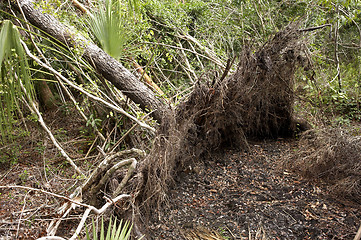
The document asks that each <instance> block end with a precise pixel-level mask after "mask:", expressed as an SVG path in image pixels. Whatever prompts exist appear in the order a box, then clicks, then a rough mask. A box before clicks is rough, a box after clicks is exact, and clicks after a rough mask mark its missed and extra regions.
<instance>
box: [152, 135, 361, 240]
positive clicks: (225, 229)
mask: <svg viewBox="0 0 361 240" xmlns="http://www.w3.org/2000/svg"><path fill="white" fill-rule="evenodd" d="M294 145H295V142H294V141H290V140H279V141H265V142H258V143H256V142H254V143H252V144H250V151H248V152H239V151H236V150H228V151H226V152H224V153H219V154H216V155H213V156H212V157H209V159H207V160H206V161H205V162H204V163H203V164H202V165H201V166H194V167H193V168H192V169H189V172H184V173H183V174H182V176H180V177H179V179H177V180H176V184H175V186H174V188H173V189H172V190H171V193H170V195H169V201H168V204H167V206H166V207H164V209H163V210H162V211H161V212H160V213H158V214H154V218H153V221H152V224H151V227H150V228H151V235H152V236H153V237H152V238H153V239H183V238H185V236H187V233H188V232H189V231H191V230H193V231H197V229H209V230H213V231H215V232H218V233H220V234H221V235H222V236H224V237H226V238H228V239H352V238H353V237H354V235H355V234H356V232H357V229H358V227H359V224H360V222H361V221H360V220H361V212H360V211H359V209H360V205H359V204H357V203H354V202H349V201H346V200H342V199H339V198H338V199H336V198H334V197H333V196H332V193H331V192H328V191H327V189H326V187H325V186H322V185H321V184H320V183H317V184H316V183H315V184H313V183H310V182H309V181H307V180H305V179H302V178H301V177H299V176H297V175H296V174H294V173H291V172H288V171H285V170H280V169H279V167H278V166H279V161H280V160H281V159H282V158H283V155H284V154H285V153H286V152H287V151H289V150H290V149H292V148H293V147H294ZM188 239H202V238H188ZM203 239H206V238H203ZM207 239H220V238H207Z"/></svg>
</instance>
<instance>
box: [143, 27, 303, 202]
mask: <svg viewBox="0 0 361 240" xmlns="http://www.w3.org/2000/svg"><path fill="white" fill-rule="evenodd" d="M297 27H298V26H297V24H293V25H290V26H289V27H287V28H285V29H284V30H283V31H280V32H278V33H277V34H276V35H275V36H274V37H273V38H272V39H270V40H269V41H268V42H267V43H266V44H265V45H263V46H262V47H261V49H260V50H258V51H256V52H255V53H253V52H252V50H251V49H245V50H243V51H242V53H241V54H240V57H239V64H238V67H237V69H236V71H235V73H234V74H232V75H231V76H229V77H225V78H221V79H219V80H218V81H215V82H213V83H211V84H206V83H197V84H196V86H195V88H194V90H193V92H192V93H191V94H190V96H189V97H188V98H187V99H186V100H185V101H184V102H182V103H181V104H179V105H178V107H177V108H176V109H175V112H174V115H171V116H168V117H167V118H165V119H164V120H163V122H162V126H161V129H160V131H159V136H158V138H157V139H156V141H155V146H154V148H153V150H152V152H151V153H150V154H149V156H148V157H147V159H146V160H145V161H144V163H143V164H142V166H143V167H142V169H141V172H142V175H143V184H142V185H141V186H139V187H140V189H139V191H138V193H140V194H139V197H140V202H141V204H143V205H144V204H145V205H148V204H147V203H145V202H148V203H149V205H150V206H155V205H154V203H155V202H157V203H160V202H161V201H162V200H164V197H166V194H165V192H166V191H167V188H168V186H169V185H170V183H171V182H172V179H173V177H175V176H176V175H177V173H178V172H179V171H182V169H184V168H185V167H187V166H189V165H192V164H193V163H194V162H196V161H199V159H200V158H201V156H203V155H205V154H206V153H207V152H209V151H214V150H217V149H220V148H222V147H224V146H229V145H233V146H238V147H244V146H247V138H250V137H261V138H265V137H277V136H284V135H291V134H292V133H293V130H294V124H293V120H292V119H293V116H292V115H293V99H294V96H293V84H294V74H295V71H296V68H297V65H299V64H300V63H303V62H304V60H303V59H304V57H303V56H304V53H303V52H304V51H303V50H304V42H303V40H302V34H301V33H300V32H299V31H298V30H297ZM149 200H150V201H149ZM154 201H155V202H154Z"/></svg>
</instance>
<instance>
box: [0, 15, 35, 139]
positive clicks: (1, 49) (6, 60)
mask: <svg viewBox="0 0 361 240" xmlns="http://www.w3.org/2000/svg"><path fill="white" fill-rule="evenodd" d="M21 85H22V86H23V88H22V87H21ZM23 97H25V99H27V100H29V99H34V87H33V84H32V81H31V78H30V73H29V67H28V62H27V58H26V54H25V51H24V49H23V46H22V45H21V38H20V33H19V31H18V29H17V27H16V26H15V25H14V24H13V23H12V22H11V21H9V20H5V21H3V22H2V25H1V31H0V104H1V105H0V106H1V107H0V133H1V137H0V141H2V142H6V141H9V140H11V139H12V134H11V131H12V125H13V124H14V122H15V118H14V111H18V113H19V115H20V116H22V110H21V108H20V105H21V103H20V101H21V99H22V98H23Z"/></svg>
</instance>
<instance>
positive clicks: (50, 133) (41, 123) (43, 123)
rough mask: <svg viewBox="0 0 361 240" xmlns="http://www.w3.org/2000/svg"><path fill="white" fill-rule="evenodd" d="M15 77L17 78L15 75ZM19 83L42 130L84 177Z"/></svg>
mask: <svg viewBox="0 0 361 240" xmlns="http://www.w3.org/2000/svg"><path fill="white" fill-rule="evenodd" d="M15 78H17V76H16V75H15ZM18 82H19V83H20V87H21V89H22V90H23V91H24V93H25V95H26V96H27V97H28V100H29V102H30V105H29V104H28V102H27V101H24V102H25V104H27V105H28V107H29V109H30V111H32V112H33V113H36V115H37V116H38V122H39V123H40V125H41V126H42V127H43V128H44V130H45V131H46V132H47V133H48V135H49V137H50V139H51V141H52V142H53V144H54V145H55V147H56V148H57V149H58V150H59V151H60V153H61V155H63V157H65V159H66V160H67V161H68V162H69V163H70V165H71V166H72V167H73V168H74V169H75V171H76V172H77V173H79V174H80V175H81V176H83V177H84V178H86V176H85V175H84V173H83V172H82V171H81V170H80V168H79V167H78V166H77V165H76V164H75V163H74V162H73V160H72V159H71V158H70V157H69V155H68V154H67V153H66V152H65V151H64V149H63V148H62V147H61V146H60V144H59V143H58V141H57V140H56V138H55V137H54V135H53V133H52V132H51V131H50V129H49V128H48V127H47V126H46V124H45V121H44V119H43V117H42V116H41V114H40V112H39V110H38V108H37V107H36V105H35V102H33V101H32V100H31V99H30V97H29V95H28V94H27V91H26V89H25V87H24V85H23V83H22V82H21V81H18Z"/></svg>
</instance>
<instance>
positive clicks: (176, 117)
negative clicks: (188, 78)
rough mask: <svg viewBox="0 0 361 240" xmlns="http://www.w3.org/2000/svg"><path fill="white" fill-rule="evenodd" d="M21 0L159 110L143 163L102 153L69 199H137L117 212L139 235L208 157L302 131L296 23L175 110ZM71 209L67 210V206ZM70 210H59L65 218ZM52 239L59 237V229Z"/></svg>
mask: <svg viewBox="0 0 361 240" xmlns="http://www.w3.org/2000/svg"><path fill="white" fill-rule="evenodd" d="M18 2H19V3H20V8H21V9H22V11H23V13H24V15H25V17H26V18H27V20H29V21H30V22H31V23H32V24H33V25H35V26H37V27H38V28H40V29H42V30H43V31H45V32H46V33H47V34H49V35H50V36H52V37H54V38H56V39H57V40H59V41H61V42H62V43H63V44H65V45H66V46H72V47H80V49H83V57H84V58H85V59H86V60H87V61H88V62H89V63H90V64H91V65H92V66H93V67H94V68H95V69H96V70H97V71H98V72H99V73H100V74H101V75H102V76H104V77H105V78H106V79H107V80H108V81H110V82H111V83H112V84H113V85H114V86H115V87H117V88H118V89H120V90H121V91H122V92H123V93H124V94H125V95H127V96H129V98H130V99H132V100H133V101H134V102H135V103H138V104H140V106H141V107H142V108H143V109H144V110H146V109H150V110H154V112H153V117H154V118H155V119H157V120H158V121H159V122H161V125H160V126H159V129H158V136H157V137H156V139H155V141H154V147H153V149H152V150H151V152H150V154H149V155H148V156H147V157H146V158H145V159H138V161H136V160H135V159H127V160H124V162H122V163H120V162H118V163H119V164H118V163H116V162H109V161H107V159H108V158H107V156H104V161H103V163H104V162H106V164H105V165H106V166H105V167H104V168H102V167H103V166H99V167H98V168H97V169H95V170H94V174H93V175H92V176H90V177H89V178H88V180H87V182H86V183H84V185H83V186H82V187H80V188H78V190H77V191H76V192H74V194H73V195H72V196H71V198H72V199H73V198H77V197H78V196H79V195H80V194H83V196H84V198H83V201H84V202H89V201H91V202H92V204H91V205H92V206H101V205H103V204H104V200H102V199H101V198H99V196H100V194H101V193H99V192H100V191H99V189H100V188H102V189H105V190H106V191H109V192H110V195H113V196H114V197H117V195H119V194H121V192H127V193H129V195H131V196H132V198H131V202H130V203H129V204H128V205H127V207H125V208H118V209H117V210H116V211H117V213H118V214H119V215H120V216H122V217H126V218H128V219H132V220H133V223H134V224H135V225H134V229H135V231H136V232H137V235H141V233H142V232H143V230H144V229H142V228H141V222H140V221H139V220H140V218H139V216H146V215H148V216H149V212H150V211H152V210H154V209H155V208H158V207H160V206H161V204H162V203H163V202H164V201H165V199H166V196H167V191H168V189H169V187H171V185H172V183H173V180H174V178H176V177H177V176H178V174H179V172H181V171H183V170H184V169H185V168H192V167H193V166H195V165H197V164H199V163H201V159H202V157H203V156H206V155H207V154H208V153H210V152H212V151H215V150H218V149H221V148H222V147H225V146H231V145H232V146H236V147H244V148H247V139H249V138H269V137H271V138H276V137H278V136H291V135H292V134H293V133H294V131H295V129H296V124H297V123H296V122H295V120H294V117H293V98H294V94H293V84H294V74H295V71H296V69H297V66H298V65H299V64H303V63H304V57H303V52H304V48H303V46H304V44H303V41H302V32H301V31H299V30H298V25H297V24H292V25H290V26H288V27H287V28H285V29H284V30H282V31H280V32H279V33H277V34H275V36H274V37H273V38H272V39H270V40H269V41H268V42H267V43H266V44H264V45H263V46H262V47H261V48H260V49H259V50H257V51H256V52H253V51H252V49H250V48H245V49H244V50H243V51H242V53H241V54H240V56H239V64H238V66H237V68H236V71H235V73H234V74H232V75H230V76H228V71H229V69H230V68H231V67H232V63H233V61H229V62H228V64H227V66H226V70H225V72H224V74H223V75H222V76H221V77H220V78H219V79H216V80H215V81H214V82H212V83H201V82H197V83H196V84H195V87H194V90H193V92H192V93H191V94H190V96H189V97H188V98H187V99H185V100H184V101H183V102H182V103H180V104H179V105H178V106H177V108H171V107H169V106H168V105H167V104H165V103H163V102H162V101H161V100H160V99H158V98H157V97H156V96H155V94H154V93H153V92H152V91H151V90H150V89H148V88H147V87H146V86H145V85H144V84H142V83H141V82H140V81H138V80H137V79H136V78H135V77H134V76H133V75H132V74H131V73H130V72H129V71H128V70H127V69H125V68H124V67H123V66H122V65H121V64H120V63H119V62H117V61H116V60H115V59H113V58H111V57H110V56H109V55H107V54H106V53H105V52H104V51H103V50H101V49H100V48H99V47H97V46H96V45H95V44H93V43H90V42H89V41H88V40H86V39H84V38H83V37H82V36H80V35H75V34H73V33H71V31H70V30H69V29H67V28H66V27H65V26H64V25H62V24H61V23H59V22H58V21H57V20H56V19H55V18H54V17H52V16H50V15H47V14H43V13H42V11H41V9H35V8H34V6H33V4H32V3H31V1H30V0H18ZM137 162H138V164H137ZM117 164H118V165H117ZM123 164H128V165H129V164H131V166H130V167H129V170H128V172H127V173H124V172H123V173H119V171H117V170H118V167H121V166H123ZM133 171H134V174H133ZM116 172H118V173H117V174H116ZM102 176H103V177H102ZM89 179H90V180H89ZM114 179H115V180H116V181H117V182H118V181H119V180H121V183H120V184H118V185H117V186H116V187H115V188H114V189H113V191H112V190H110V189H109V188H106V187H105V185H106V184H105V183H106V182H110V181H113V180H114ZM124 179H125V180H124ZM89 181H91V184H88V183H89ZM125 183H127V184H126V185H125ZM102 201H103V202H102ZM69 204H70V203H67V205H69ZM65 205H66V204H65ZM65 209H67V210H66V212H65V213H68V212H67V211H68V210H69V208H65ZM70 210H71V208H70ZM70 210H69V211H70ZM65 213H64V212H62V213H61V214H62V216H63V217H64V218H65V217H66V214H65ZM87 214H88V213H87ZM82 222H83V221H82ZM54 224H55V223H54ZM49 234H51V235H55V234H56V228H55V230H54V231H51V232H50V231H49Z"/></svg>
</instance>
